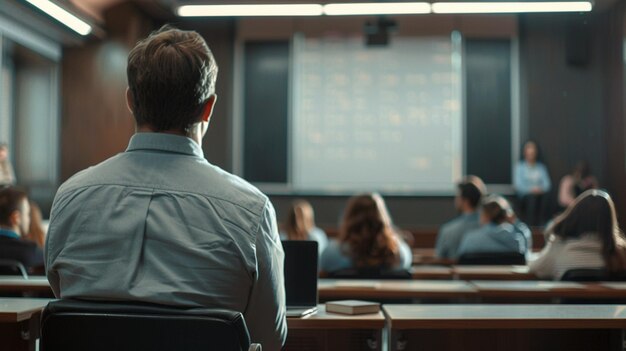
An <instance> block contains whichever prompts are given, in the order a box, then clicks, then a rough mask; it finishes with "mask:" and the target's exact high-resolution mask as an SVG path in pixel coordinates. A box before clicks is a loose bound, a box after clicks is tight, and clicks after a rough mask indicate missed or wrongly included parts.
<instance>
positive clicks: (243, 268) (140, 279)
mask: <svg viewBox="0 0 626 351" xmlns="http://www.w3.org/2000/svg"><path fill="white" fill-rule="evenodd" d="M45 254H46V269H47V275H48V280H49V281H50V285H51V286H52V289H53V291H54V294H55V295H56V296H57V297H61V298H72V297H81V298H91V299H104V300H131V301H144V302H151V303H158V304H167V305H175V306H184V307H191V308H193V307H216V308H226V309H231V310H235V311H240V312H243V314H244V316H245V319H246V323H247V325H248V328H249V330H250V334H251V338H252V341H253V342H259V343H261V344H262V345H263V349H264V350H279V349H280V348H281V345H282V344H283V343H284V341H285V338H286V335H287V326H286V320H285V291H284V283H283V259H284V253H283V250H282V246H281V243H280V239H279V237H278V230H277V226H276V214H275V212H274V208H273V206H272V204H271V203H270V201H269V200H268V198H267V197H266V196H265V195H263V194H262V193H261V192H260V191H259V190H257V189H256V188H255V187H253V186H252V185H250V184H248V183H247V182H245V181H244V180H242V179H240V178H239V177H236V176H234V175H232V174H229V173H227V172H225V171H223V170H221V169H220V168H218V167H215V166H213V165H211V164H210V163H209V162H207V160H206V159H205V158H204V155H203V153H202V149H201V148H200V146H199V145H198V144H197V143H196V142H194V141H193V140H191V139H189V138H186V137H182V136H175V135H168V134H161V133H138V134H135V135H134V136H133V137H132V139H131V141H130V144H129V146H128V149H127V150H126V152H124V153H121V154H119V155H117V156H115V157H112V158H110V159H108V160H106V161H104V162H102V163H100V164H99V165H97V166H94V167H91V168H89V169H86V170H84V171H82V172H80V173H78V174H76V175H75V176H73V177H72V178H71V179H69V180H68V181H67V182H65V183H64V184H63V185H62V186H61V188H60V189H59V191H58V192H57V194H56V197H55V199H54V204H53V207H52V212H51V216H50V228H49V233H48V236H47V239H46V250H45Z"/></svg>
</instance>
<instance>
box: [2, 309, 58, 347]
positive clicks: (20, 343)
mask: <svg viewBox="0 0 626 351" xmlns="http://www.w3.org/2000/svg"><path fill="white" fill-rule="evenodd" d="M48 301H49V300H48V299H28V298H0V349H2V350H7V351H9V350H10V351H27V350H28V351H35V345H36V342H35V341H36V340H37V339H38V338H39V319H40V317H41V311H42V309H43V308H44V307H45V306H46V305H47V304H48Z"/></svg>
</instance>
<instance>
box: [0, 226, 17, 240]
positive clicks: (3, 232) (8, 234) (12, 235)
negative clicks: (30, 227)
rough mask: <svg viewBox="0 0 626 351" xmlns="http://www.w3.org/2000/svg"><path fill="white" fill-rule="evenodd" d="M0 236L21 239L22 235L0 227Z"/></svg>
mask: <svg viewBox="0 0 626 351" xmlns="http://www.w3.org/2000/svg"><path fill="white" fill-rule="evenodd" d="M0 236H5V237H7V238H11V239H19V238H20V236H19V235H18V234H17V233H16V232H14V231H12V230H8V229H2V228H0Z"/></svg>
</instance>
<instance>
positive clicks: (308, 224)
mask: <svg viewBox="0 0 626 351" xmlns="http://www.w3.org/2000/svg"><path fill="white" fill-rule="evenodd" d="M280 238H281V239H282V240H313V241H317V249H318V252H319V253H320V255H321V254H322V252H323V251H324V249H326V246H327V245H328V237H327V236H326V233H324V231H323V230H321V229H320V228H318V227H317V226H315V213H314V212H313V207H312V206H311V204H310V203H309V202H308V201H306V200H296V201H294V202H293V203H292V204H291V208H290V209H289V214H288V215H287V223H286V224H285V231H284V232H283V233H281V235H280Z"/></svg>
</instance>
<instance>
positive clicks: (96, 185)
mask: <svg viewBox="0 0 626 351" xmlns="http://www.w3.org/2000/svg"><path fill="white" fill-rule="evenodd" d="M98 186H121V187H133V188H137V189H142V190H149V191H152V192H154V190H155V189H156V190H159V191H170V192H178V193H182V194H194V195H198V196H202V197H205V198H211V199H216V200H220V201H224V202H228V203H230V204H232V205H235V206H237V207H238V208H242V209H244V210H246V211H247V212H249V213H251V214H253V215H255V216H256V217H261V215H262V213H259V214H257V213H255V212H254V211H252V210H250V209H248V208H246V207H245V206H242V205H241V204H238V203H236V202H234V201H232V200H228V199H224V198H221V197H218V196H213V195H207V194H202V193H199V192H195V191H187V190H176V189H168V188H156V187H148V186H143V185H136V184H117V183H99V184H91V185H82V186H74V187H70V188H69V189H67V190H64V191H63V193H62V194H60V198H59V200H61V199H63V198H64V197H65V196H69V195H70V194H71V193H73V192H75V191H78V190H81V189H87V188H93V187H98ZM266 204H267V199H265V201H264V203H263V206H262V207H261V209H264V208H265V205H266ZM262 211H263V210H261V212H262ZM260 225H261V224H260V222H259V227H260ZM256 231H258V228H257V230H256ZM256 231H255V232H256Z"/></svg>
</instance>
